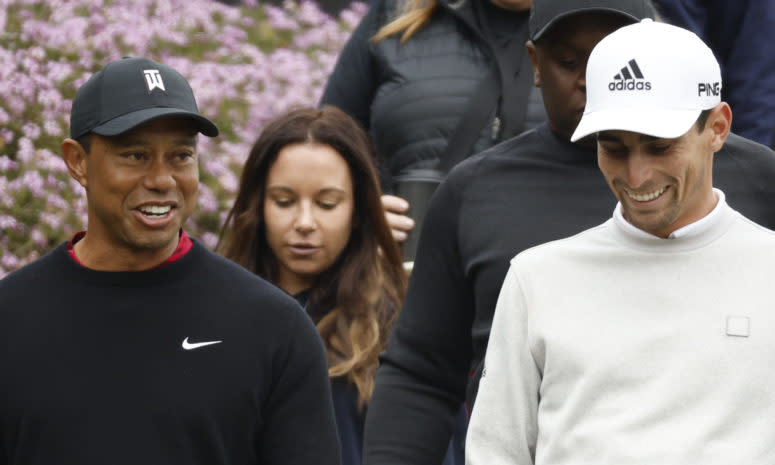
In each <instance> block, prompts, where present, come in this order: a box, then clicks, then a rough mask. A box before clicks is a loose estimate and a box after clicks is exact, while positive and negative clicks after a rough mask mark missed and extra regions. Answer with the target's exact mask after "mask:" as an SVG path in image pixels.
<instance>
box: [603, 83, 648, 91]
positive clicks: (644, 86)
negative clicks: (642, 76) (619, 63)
mask: <svg viewBox="0 0 775 465" xmlns="http://www.w3.org/2000/svg"><path fill="white" fill-rule="evenodd" d="M608 90H651V82H649V81H646V82H644V81H617V82H609V83H608Z"/></svg>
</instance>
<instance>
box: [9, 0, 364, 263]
mask: <svg viewBox="0 0 775 465" xmlns="http://www.w3.org/2000/svg"><path fill="white" fill-rule="evenodd" d="M244 3H245V5H244V6H241V7H233V6H228V5H224V4H221V3H218V2H215V1H213V0H1V1H0V278H2V277H3V276H4V275H6V274H7V273H9V272H10V271H13V270H14V269H16V268H18V267H20V266H22V265H24V264H25V263H28V262H30V261H32V260H34V259H36V258H37V257H39V256H40V255H42V254H44V253H46V252H47V251H49V250H50V249H51V248H53V247H54V246H56V245H57V244H58V243H60V242H62V241H64V240H67V239H69V238H70V237H71V236H72V234H74V233H75V232H76V231H79V230H82V229H85V227H86V218H87V217H86V200H85V194H84V191H83V188H82V187H81V186H80V185H79V184H78V183H77V182H75V181H74V180H73V179H72V178H70V176H69V174H68V173H67V170H66V168H65V165H64V163H63V162H62V159H61V157H60V151H59V147H60V143H61V141H62V139H63V138H65V137H67V136H68V135H69V115H70V108H71V105H72V99H73V97H74V96H75V92H76V89H77V88H78V87H79V86H80V85H81V84H83V83H84V82H85V81H86V80H87V79H88V78H89V76H91V74H93V73H94V72H95V71H97V70H98V69H99V68H100V67H102V65H103V64H105V63H107V62H108V61H112V60H116V59H119V58H121V57H123V56H127V55H131V56H146V57H149V58H152V59H155V60H157V61H161V62H163V63H165V64H168V65H170V66H172V67H173V68H175V69H177V70H178V71H180V72H181V73H182V74H183V75H184V76H186V78H187V79H188V80H189V82H190V84H191V87H192V88H193V89H194V93H195V94H196V97H197V102H198V104H199V110H200V111H201V112H202V113H203V114H204V115H206V116H208V117H209V118H211V119H213V120H214V121H215V122H216V123H217V124H218V126H219V128H220V129H221V136H219V137H218V138H216V139H209V138H207V137H202V138H200V145H199V150H200V153H201V182H200V193H199V207H198V209H197V211H196V213H195V214H194V215H193V217H192V218H191V219H190V220H189V222H188V224H187V225H186V229H187V231H188V232H189V233H190V234H191V235H192V236H194V237H197V238H199V239H201V240H202V241H203V242H204V243H205V244H206V245H208V246H210V247H213V246H214V245H215V243H216V240H217V233H218V230H219V228H220V226H221V224H222V222H223V220H224V217H225V214H226V211H227V210H228V208H229V207H230V206H231V202H232V200H233V198H234V195H235V193H236V189H237V187H238V183H239V175H240V170H241V166H242V163H243V162H244V160H245V158H246V157H247V154H248V152H249V150H250V147H251V145H252V143H253V141H254V140H255V138H256V137H257V136H258V134H259V133H260V132H261V129H262V127H263V126H264V124H265V123H266V122H267V121H268V120H269V119H271V118H273V117H275V116H277V115H279V114H280V113H283V112H286V111H288V110H289V109H291V108H294V107H298V106H314V105H316V104H317V102H318V100H319V98H320V94H321V92H322V89H323V86H324V85H325V81H326V79H327V77H328V74H329V73H330V71H331V69H332V68H333V65H334V62H335V60H336V56H337V54H338V53H339V51H340V50H341V48H342V47H343V45H344V42H345V41H346V40H347V38H348V37H349V34H350V33H351V31H352V29H353V28H354V26H355V25H356V24H357V22H358V21H359V20H360V17H361V16H362V15H363V13H365V10H366V6H365V5H364V4H363V3H353V4H352V6H351V7H350V9H348V10H345V11H343V12H342V13H341V15H340V16H339V18H331V17H329V16H328V15H326V14H325V13H323V12H322V11H321V10H320V9H319V8H318V6H317V4H316V3H313V2H311V1H302V3H292V2H290V3H286V4H285V5H284V6H283V7H274V6H269V5H266V6H262V5H256V2H255V0H252V1H251V0H245V2H244Z"/></svg>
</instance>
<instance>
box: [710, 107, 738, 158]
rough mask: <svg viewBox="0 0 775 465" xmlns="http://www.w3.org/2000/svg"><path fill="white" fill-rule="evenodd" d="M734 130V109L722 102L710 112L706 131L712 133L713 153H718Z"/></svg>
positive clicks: (711, 144)
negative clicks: (708, 130)
mask: <svg viewBox="0 0 775 465" xmlns="http://www.w3.org/2000/svg"><path fill="white" fill-rule="evenodd" d="M731 128H732V109H731V108H730V107H729V104H728V103H727V102H721V103H719V104H718V105H716V106H715V107H713V110H711V111H710V115H708V121H707V123H706V124H705V129H710V131H711V137H712V139H711V142H710V146H711V149H712V150H713V152H714V153H715V152H718V151H719V150H721V147H722V146H723V145H724V142H726V140H727V137H728V136H729V131H730V130H731Z"/></svg>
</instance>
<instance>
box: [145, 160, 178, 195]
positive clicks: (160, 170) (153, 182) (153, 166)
mask: <svg viewBox="0 0 775 465" xmlns="http://www.w3.org/2000/svg"><path fill="white" fill-rule="evenodd" d="M172 173H173V171H172V167H170V166H169V164H168V163H167V161H166V160H164V158H163V157H155V158H154V159H153V160H151V162H150V164H149V166H148V172H147V173H146V175H145V178H144V183H143V184H144V185H145V187H146V188H147V189H149V190H154V191H162V192H163V191H168V190H170V189H172V188H173V187H175V178H174V177H173V176H172Z"/></svg>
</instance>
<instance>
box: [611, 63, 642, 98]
mask: <svg viewBox="0 0 775 465" xmlns="http://www.w3.org/2000/svg"><path fill="white" fill-rule="evenodd" d="M630 71H632V72H630ZM608 90H610V91H616V90H651V82H649V81H645V80H644V77H643V73H642V72H641V70H640V67H639V66H638V62H636V61H635V59H634V58H633V59H632V60H630V61H628V62H627V65H625V66H624V68H622V69H621V71H620V72H618V73H617V74H616V76H614V80H613V81H611V82H609V83H608Z"/></svg>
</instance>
